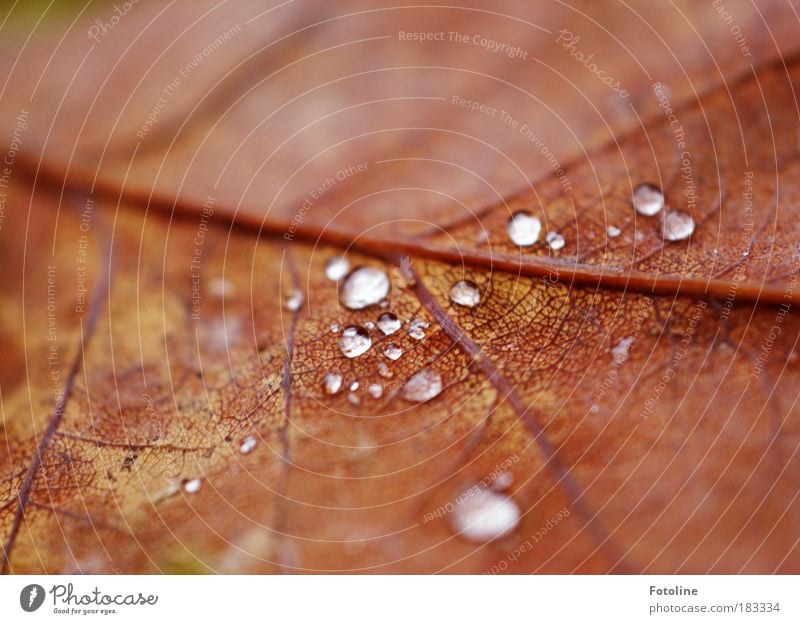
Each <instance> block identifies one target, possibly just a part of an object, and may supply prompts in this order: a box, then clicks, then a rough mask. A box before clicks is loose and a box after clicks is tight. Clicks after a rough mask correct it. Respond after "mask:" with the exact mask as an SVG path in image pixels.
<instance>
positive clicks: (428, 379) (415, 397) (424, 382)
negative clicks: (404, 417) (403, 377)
mask: <svg viewBox="0 0 800 624" xmlns="http://www.w3.org/2000/svg"><path fill="white" fill-rule="evenodd" d="M441 391H442V376H441V375H440V374H439V373H437V372H436V371H435V370H431V369H430V368H426V369H425V370H422V371H420V372H418V373H417V374H416V375H414V376H413V377H411V379H409V380H408V381H407V382H406V383H405V385H404V386H403V390H402V392H401V396H402V397H403V398H404V399H405V400H406V401H410V402H412V403H424V402H425V401H430V400H431V399H432V398H434V397H436V396H438V395H439V394H440V393H441Z"/></svg>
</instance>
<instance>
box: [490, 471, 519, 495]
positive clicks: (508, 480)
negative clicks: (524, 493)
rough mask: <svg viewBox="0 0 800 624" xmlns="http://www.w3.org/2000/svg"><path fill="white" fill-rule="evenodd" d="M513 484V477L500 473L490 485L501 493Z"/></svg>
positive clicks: (506, 473) (508, 473)
mask: <svg viewBox="0 0 800 624" xmlns="http://www.w3.org/2000/svg"><path fill="white" fill-rule="evenodd" d="M513 484H514V475H513V474H512V473H510V472H501V473H500V474H499V475H497V478H496V479H495V480H494V483H492V487H493V488H494V489H495V490H497V491H499V492H502V491H503V490H507V489H508V488H510V487H511V486H512V485H513Z"/></svg>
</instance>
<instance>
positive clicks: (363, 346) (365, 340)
mask: <svg viewBox="0 0 800 624" xmlns="http://www.w3.org/2000/svg"><path fill="white" fill-rule="evenodd" d="M371 346H372V338H370V337H369V334H368V333H367V330H366V329H364V328H363V327H360V326H358V325H350V327H345V328H344V331H342V338H341V340H339V348H340V349H341V350H342V353H344V354H345V356H346V357H349V358H354V357H358V356H359V355H361V354H362V353H366V352H367V350H368V349H369V348H370V347H371Z"/></svg>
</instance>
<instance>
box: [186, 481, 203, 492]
mask: <svg viewBox="0 0 800 624" xmlns="http://www.w3.org/2000/svg"><path fill="white" fill-rule="evenodd" d="M202 484H203V482H202V481H201V480H200V479H192V480H191V481H187V482H186V483H184V484H183V489H184V490H185V491H186V492H188V493H189V494H194V493H195V492H199V491H200V486H201V485H202Z"/></svg>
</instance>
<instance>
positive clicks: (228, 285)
mask: <svg viewBox="0 0 800 624" xmlns="http://www.w3.org/2000/svg"><path fill="white" fill-rule="evenodd" d="M208 292H209V293H210V294H211V295H212V296H214V297H219V298H220V299H221V298H223V297H232V296H233V295H235V294H236V286H234V285H233V282H231V281H228V280H226V279H225V278H224V277H215V278H214V279H212V280H211V281H210V282H209V284H208Z"/></svg>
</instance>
